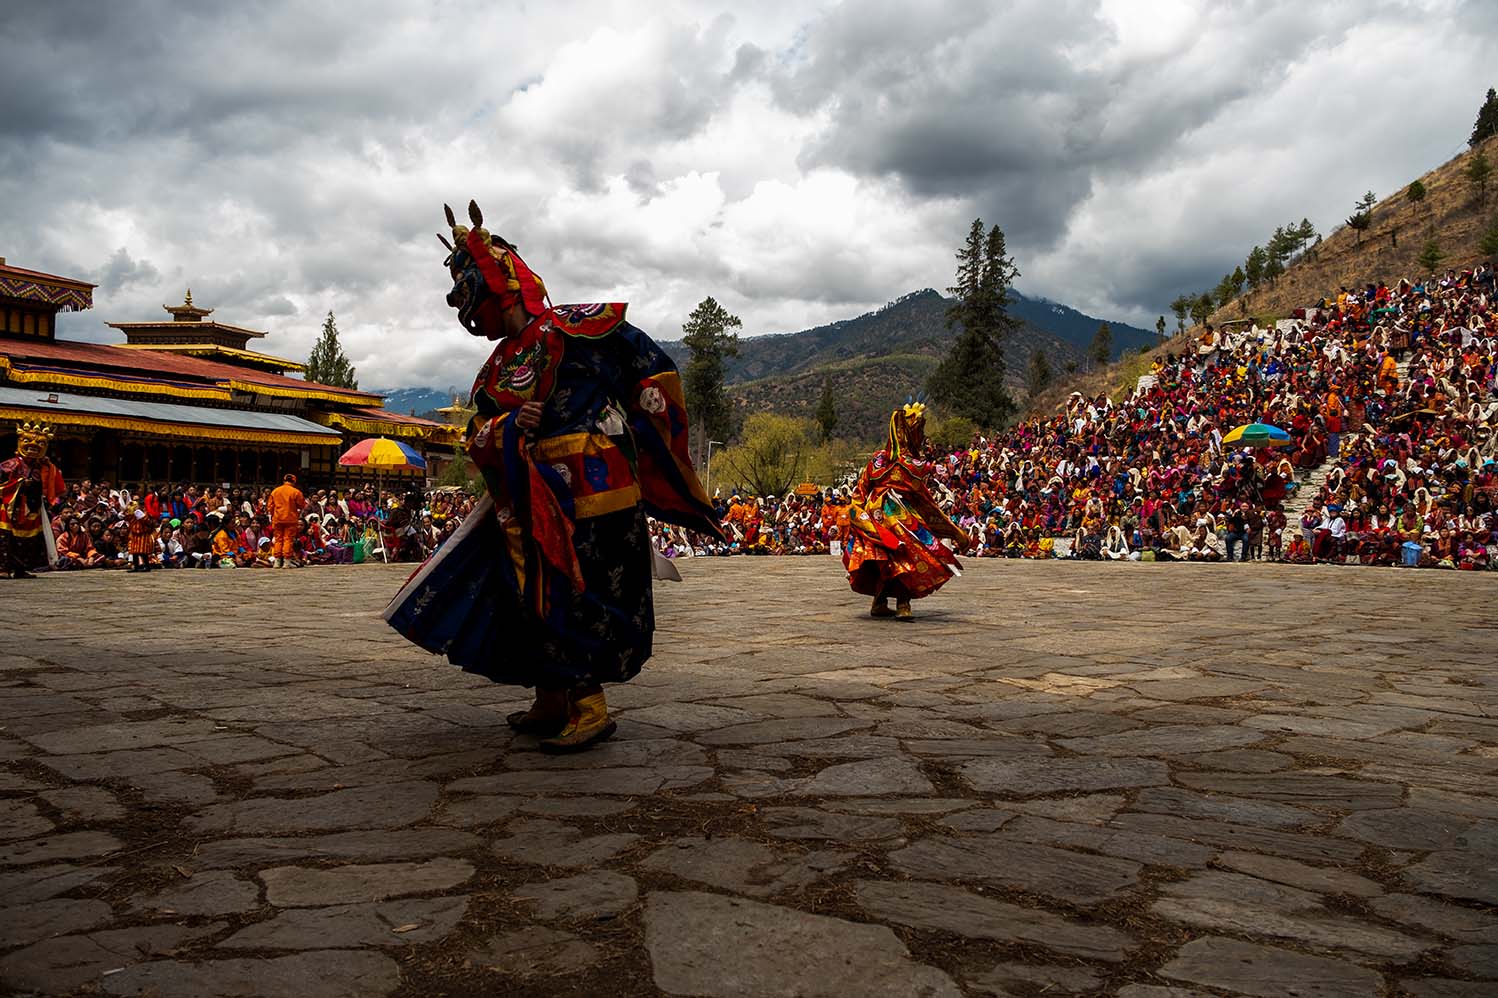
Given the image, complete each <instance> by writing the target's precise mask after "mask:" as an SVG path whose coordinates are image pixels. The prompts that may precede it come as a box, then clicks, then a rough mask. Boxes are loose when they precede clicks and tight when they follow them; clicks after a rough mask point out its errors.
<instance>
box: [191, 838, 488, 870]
mask: <svg viewBox="0 0 1498 998" xmlns="http://www.w3.org/2000/svg"><path fill="white" fill-rule="evenodd" d="M478 845H480V839H479V838H478V836H476V835H473V834H471V833H469V832H460V831H457V830H456V829H451V828H403V829H398V830H395V831H389V832H380V831H352V832H332V833H330V834H327V835H308V836H276V837H271V838H248V839H223V840H221V841H218V842H205V843H203V845H201V846H199V847H198V849H197V853H196V855H194V856H191V857H187V858H186V860H185V862H184V864H183V865H184V866H186V867H188V868H189V869H214V868H221V867H239V866H263V865H265V864H268V863H290V862H294V861H297V860H302V859H364V860H395V859H425V858H427V857H429V856H440V855H442V854H443V853H460V852H466V851H468V850H469V849H473V848H476V847H477V846H478Z"/></svg>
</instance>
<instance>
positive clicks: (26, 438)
mask: <svg viewBox="0 0 1498 998" xmlns="http://www.w3.org/2000/svg"><path fill="white" fill-rule="evenodd" d="M51 442H52V427H50V426H48V425H47V424H46V423H21V424H19V425H18V426H17V427H16V443H17V444H18V445H23V444H41V445H42V448H43V449H44V450H45V449H46V447H47V445H48V444H50V443H51Z"/></svg>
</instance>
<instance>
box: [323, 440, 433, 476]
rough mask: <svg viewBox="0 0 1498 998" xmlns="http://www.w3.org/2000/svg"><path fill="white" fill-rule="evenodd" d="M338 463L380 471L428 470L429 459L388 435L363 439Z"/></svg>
mask: <svg viewBox="0 0 1498 998" xmlns="http://www.w3.org/2000/svg"><path fill="white" fill-rule="evenodd" d="M338 463H339V464H342V465H349V466H352V467H356V468H375V469H377V470H379V471H387V470H388V471H426V469H427V459H426V458H424V457H422V456H421V454H420V453H419V452H418V451H416V450H415V449H414V448H412V447H408V446H407V445H406V444H403V443H401V442H400V441H399V440H390V439H388V438H386V437H370V438H369V439H368V440H361V441H359V442H358V443H356V444H354V446H352V447H350V448H349V449H348V450H346V451H344V453H343V456H342V457H340V458H339V459H338Z"/></svg>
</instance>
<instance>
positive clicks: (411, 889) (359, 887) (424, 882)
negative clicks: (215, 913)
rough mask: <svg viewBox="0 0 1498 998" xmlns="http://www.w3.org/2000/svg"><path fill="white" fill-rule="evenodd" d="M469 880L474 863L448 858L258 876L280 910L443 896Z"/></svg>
mask: <svg viewBox="0 0 1498 998" xmlns="http://www.w3.org/2000/svg"><path fill="white" fill-rule="evenodd" d="M472 876H473V864H472V863H470V862H468V860H466V859H451V858H449V857H446V856H440V857H438V858H437V859H432V860H428V861H427V862H425V863H373V864H369V865H364V866H357V865H356V866H339V867H334V868H333V869H329V870H320V869H313V868H310V867H305V866H278V867H275V868H273V869H269V870H261V871H260V880H261V882H262V883H264V884H265V900H266V901H268V902H269V903H271V904H273V905H275V906H277V907H279V908H294V907H317V906H323V905H337V904H352V903H354V902H357V901H379V900H383V899H384V898H390V897H399V896H400V895H402V894H423V893H426V892H428V891H443V890H448V889H449V888H452V887H456V886H458V885H459V884H462V883H466V882H467V881H468V878H470V877H472Z"/></svg>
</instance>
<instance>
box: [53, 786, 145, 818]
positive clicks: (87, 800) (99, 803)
mask: <svg viewBox="0 0 1498 998" xmlns="http://www.w3.org/2000/svg"><path fill="white" fill-rule="evenodd" d="M37 796H38V797H40V798H41V799H42V800H44V801H46V802H47V803H48V804H51V805H52V806H53V807H55V808H57V809H58V810H59V811H61V812H62V815H63V817H64V818H65V819H67V820H69V821H80V822H95V821H118V820H120V819H121V818H123V817H124V816H125V809H124V808H123V807H121V806H120V801H119V798H118V797H116V796H115V795H114V794H112V793H110V792H109V791H108V790H105V789H104V788H103V787H60V788H58V789H55V790H47V791H44V792H42V793H40V794H37Z"/></svg>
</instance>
